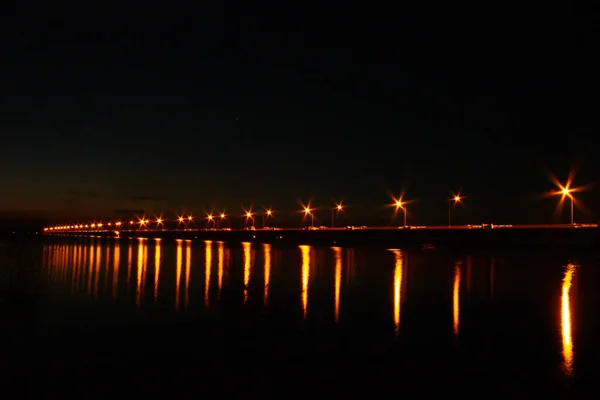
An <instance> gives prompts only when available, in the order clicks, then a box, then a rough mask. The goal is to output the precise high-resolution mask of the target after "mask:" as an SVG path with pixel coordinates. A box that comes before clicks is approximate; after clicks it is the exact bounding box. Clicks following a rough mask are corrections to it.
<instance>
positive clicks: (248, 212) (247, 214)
mask: <svg viewBox="0 0 600 400" xmlns="http://www.w3.org/2000/svg"><path fill="white" fill-rule="evenodd" d="M244 212H245V214H244V216H245V217H246V223H245V225H244V227H246V226H248V220H249V219H251V220H252V226H254V214H253V213H252V209H250V210H244Z"/></svg>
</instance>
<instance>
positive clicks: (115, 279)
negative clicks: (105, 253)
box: [112, 241, 121, 299]
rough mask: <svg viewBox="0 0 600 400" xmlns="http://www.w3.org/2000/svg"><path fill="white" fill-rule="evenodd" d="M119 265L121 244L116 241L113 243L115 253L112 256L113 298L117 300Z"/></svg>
mask: <svg viewBox="0 0 600 400" xmlns="http://www.w3.org/2000/svg"><path fill="white" fill-rule="evenodd" d="M120 263H121V244H120V243H119V242H118V241H117V242H115V253H114V256H113V282H112V289H113V293H112V294H113V298H114V299H116V298H117V292H118V289H119V266H120Z"/></svg>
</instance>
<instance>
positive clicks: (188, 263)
mask: <svg viewBox="0 0 600 400" xmlns="http://www.w3.org/2000/svg"><path fill="white" fill-rule="evenodd" d="M191 269H192V242H191V241H190V240H188V241H187V246H186V248H185V307H186V308H187V306H188V304H189V302H190V273H191Z"/></svg>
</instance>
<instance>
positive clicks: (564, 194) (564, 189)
mask: <svg viewBox="0 0 600 400" xmlns="http://www.w3.org/2000/svg"><path fill="white" fill-rule="evenodd" d="M561 193H562V194H563V196H568V195H569V193H571V189H569V188H563V189H562V190H561Z"/></svg>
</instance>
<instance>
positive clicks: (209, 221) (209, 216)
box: [206, 213, 214, 228]
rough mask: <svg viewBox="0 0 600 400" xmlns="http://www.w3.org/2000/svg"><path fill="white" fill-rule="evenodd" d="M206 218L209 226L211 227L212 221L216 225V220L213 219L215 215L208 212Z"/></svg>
mask: <svg viewBox="0 0 600 400" xmlns="http://www.w3.org/2000/svg"><path fill="white" fill-rule="evenodd" d="M206 219H207V220H208V227H209V228H210V223H211V222H213V226H214V221H213V215H212V213H210V214H209V213H206Z"/></svg>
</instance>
